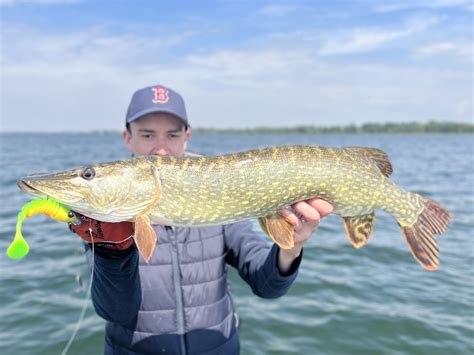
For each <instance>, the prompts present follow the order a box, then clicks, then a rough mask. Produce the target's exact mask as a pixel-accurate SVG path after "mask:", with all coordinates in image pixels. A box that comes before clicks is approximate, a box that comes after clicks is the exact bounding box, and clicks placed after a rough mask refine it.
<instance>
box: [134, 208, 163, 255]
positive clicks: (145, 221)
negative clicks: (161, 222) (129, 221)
mask: <svg viewBox="0 0 474 355" xmlns="http://www.w3.org/2000/svg"><path fill="white" fill-rule="evenodd" d="M134 238H135V243H136V245H137V248H138V251H139V252H140V254H141V255H142V256H143V259H145V262H148V261H149V260H150V259H151V256H152V255H153V251H154V250H155V246H156V241H157V239H158V238H157V237H156V233H155V230H154V229H153V227H152V226H151V223H150V218H149V217H148V216H147V215H138V216H137V217H135V236H134Z"/></svg>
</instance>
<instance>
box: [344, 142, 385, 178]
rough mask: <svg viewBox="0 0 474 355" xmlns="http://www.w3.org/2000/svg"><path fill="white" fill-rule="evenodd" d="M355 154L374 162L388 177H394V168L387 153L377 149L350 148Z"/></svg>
mask: <svg viewBox="0 0 474 355" xmlns="http://www.w3.org/2000/svg"><path fill="white" fill-rule="evenodd" d="M347 149H350V150H352V151H354V152H357V153H358V154H360V155H363V156H365V157H367V158H369V159H370V160H372V161H373V162H374V163H375V164H376V165H377V167H378V168H379V170H380V171H381V172H382V174H384V175H385V176H386V177H389V176H390V175H392V172H393V168H392V163H391V162H390V159H389V158H388V155H387V153H385V152H384V151H383V150H380V149H377V148H366V147H349V148H347Z"/></svg>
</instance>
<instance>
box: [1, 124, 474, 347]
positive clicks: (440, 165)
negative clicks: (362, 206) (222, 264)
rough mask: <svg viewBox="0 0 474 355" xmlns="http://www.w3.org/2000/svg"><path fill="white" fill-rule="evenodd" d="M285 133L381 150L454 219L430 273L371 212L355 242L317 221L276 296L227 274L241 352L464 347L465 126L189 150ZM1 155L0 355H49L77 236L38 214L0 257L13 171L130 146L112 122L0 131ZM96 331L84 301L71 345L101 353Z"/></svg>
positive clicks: (468, 236)
mask: <svg viewBox="0 0 474 355" xmlns="http://www.w3.org/2000/svg"><path fill="white" fill-rule="evenodd" d="M282 144H319V145H327V146H339V147H340V146H372V147H377V148H380V149H383V150H384V151H386V152H387V153H388V155H389V156H390V158H391V161H392V164H393V167H394V173H393V175H392V179H393V180H394V181H395V182H396V183H397V184H398V185H400V186H401V187H403V188H405V189H407V190H410V191H414V192H417V193H420V194H423V195H424V196H427V197H430V198H433V199H436V200H437V201H439V202H441V203H442V204H443V205H445V206H446V207H447V208H448V209H449V210H450V211H451V212H452V214H453V222H452V223H451V225H450V229H449V231H448V232H447V233H446V234H445V235H442V236H440V237H439V238H438V244H439V248H440V251H441V267H440V270H439V271H437V272H428V271H425V270H424V269H423V268H422V267H421V266H420V265H419V264H418V263H417V262H416V261H415V260H414V258H413V257H412V255H411V253H410V252H409V250H408V247H407V245H406V243H405V241H404V238H403V236H402V234H401V232H400V230H399V228H398V225H397V224H396V222H395V221H394V220H393V219H392V217H391V216H389V215H388V214H386V213H383V212H380V211H379V212H377V222H376V225H375V228H374V232H373V235H372V238H371V240H370V243H369V244H368V245H367V246H365V247H364V248H362V249H360V250H356V249H354V248H353V247H352V246H351V245H350V243H349V242H348V240H347V237H346V235H345V233H344V229H343V226H342V223H341V220H340V218H339V217H337V216H329V217H327V218H325V219H324V220H323V222H322V224H321V227H320V228H319V230H318V231H317V232H316V233H315V234H314V235H313V236H312V237H311V239H310V240H309V242H308V243H307V246H306V247H305V253H304V258H303V262H302V264H301V267H300V271H299V275H298V278H297V280H296V281H295V283H294V284H293V287H292V288H291V290H290V292H289V293H288V295H286V296H285V297H283V298H280V299H278V300H263V299H259V298H257V297H256V296H254V295H253V294H252V293H251V291H250V289H249V287H248V286H247V285H246V284H245V283H244V282H243V281H242V280H241V279H240V278H239V276H238V274H237V273H236V272H234V271H231V272H230V277H231V279H232V293H233V296H234V301H235V304H236V308H237V311H238V314H239V316H240V320H241V325H240V336H241V343H242V354H262V355H263V354H382V353H386V354H430V355H434V354H443V355H445V354H472V353H474V344H473V342H474V340H473V339H474V258H473V256H474V255H473V253H474V243H473V240H474V233H473V232H474V210H473V209H474V170H473V169H474V168H473V167H474V136H472V135H459V136H458V135H453V136H447V135H419V136H417V135H410V136H403V135H380V136H374V135H367V136H362V135H356V136H350V135H339V136H338V135H320V136H317V135H241V136H232V135H225V136H214V135H210V136H206V135H196V136H194V137H193V138H192V139H191V142H190V146H189V148H190V150H191V151H195V152H199V153H203V154H207V155H216V154H222V153H229V152H235V151H239V150H245V149H251V148H255V147H262V146H271V145H282ZM0 152H1V156H0V157H1V162H2V164H1V169H0V186H1V190H0V191H1V192H0V193H1V195H0V198H1V201H2V203H1V205H0V250H1V251H2V252H1V253H0V354H3V355H5V354H60V353H61V351H62V350H63V348H64V347H65V345H66V343H67V342H68V340H69V337H70V335H71V334H72V332H73V330H74V327H75V325H76V322H77V319H78V317H79V314H80V311H81V307H82V302H83V299H84V297H85V295H86V291H87V284H88V283H87V280H88V276H87V270H86V267H85V258H84V255H83V248H82V243H81V240H80V239H79V238H77V236H74V235H73V234H72V233H70V232H69V230H68V228H67V225H66V224H64V223H58V222H54V221H52V220H50V219H48V218H46V217H43V216H35V217H33V218H31V219H28V220H26V221H25V222H24V224H23V234H24V235H25V238H26V239H27V241H28V242H29V244H30V248H31V249H30V253H29V255H28V256H27V257H26V258H24V259H23V260H16V261H14V260H9V259H8V258H7V256H6V254H5V252H4V251H5V250H6V249H7V247H8V245H9V243H10V241H11V240H12V238H13V235H14V232H15V224H16V216H17V213H18V212H19V210H20V208H21V206H22V205H23V204H24V203H26V202H27V201H29V200H31V197H30V196H28V195H26V194H24V193H22V192H21V191H20V190H19V189H18V188H17V186H16V180H17V179H19V178H20V177H22V176H24V175H28V174H31V173H33V172H52V171H57V170H63V169H66V168H72V167H75V166H79V165H85V164H87V163H91V162H101V161H111V160H116V159H122V158H126V157H129V156H130V155H129V154H128V152H127V150H126V148H125V146H124V144H123V143H122V139H121V135H120V134H118V133H117V134H113V133H107V134H100V133H91V134H1V135H0ZM254 226H255V230H256V231H257V232H258V233H259V234H260V235H262V237H263V234H262V232H261V231H260V230H259V228H258V226H257V224H254ZM79 274H82V277H83V279H84V284H83V285H82V286H81V285H80V284H79V283H78V282H76V276H77V275H79ZM103 337H104V322H103V320H101V319H100V318H99V317H98V316H97V315H96V314H95V312H94V310H93V308H92V304H91V303H90V302H89V307H88V309H87V313H86V317H85V320H84V322H83V324H82V326H81V328H80V330H79V333H78V334H77V337H76V339H75V341H74V343H73V344H72V346H71V348H70V350H69V352H68V354H100V353H102V348H103Z"/></svg>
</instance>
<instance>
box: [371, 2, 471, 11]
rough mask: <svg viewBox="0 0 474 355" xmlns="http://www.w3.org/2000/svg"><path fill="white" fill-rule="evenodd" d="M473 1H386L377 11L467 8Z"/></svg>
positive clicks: (376, 7)
mask: <svg viewBox="0 0 474 355" xmlns="http://www.w3.org/2000/svg"><path fill="white" fill-rule="evenodd" d="M471 4H472V2H471V1H470V0H412V1H404V2H400V1H397V2H388V1H387V2H384V3H383V4H377V5H376V6H375V8H374V10H375V11H376V12H394V11H402V10H410V9H443V8H447V7H460V8H465V9H467V8H468V7H469V6H470V5H471Z"/></svg>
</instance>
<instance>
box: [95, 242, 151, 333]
mask: <svg viewBox="0 0 474 355" xmlns="http://www.w3.org/2000/svg"><path fill="white" fill-rule="evenodd" d="M90 249H91V248H90V246H89V245H87V246H86V250H88V251H87V253H88V254H89V256H88V259H89V260H92V255H91V250H90ZM94 250H95V252H94V255H93V260H94V269H93V280H92V289H91V296H92V303H93V305H94V308H95V310H96V312H97V314H98V315H99V316H100V317H102V318H104V319H105V320H107V321H109V322H114V323H119V324H129V323H130V322H132V321H133V319H135V317H136V316H137V314H138V310H139V308H140V305H141V299H142V291H141V286H140V274H139V268H138V259H139V257H138V251H137V248H136V247H135V245H132V246H131V247H130V248H128V249H126V250H107V249H102V248H100V247H97V246H96V247H95V249H94Z"/></svg>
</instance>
